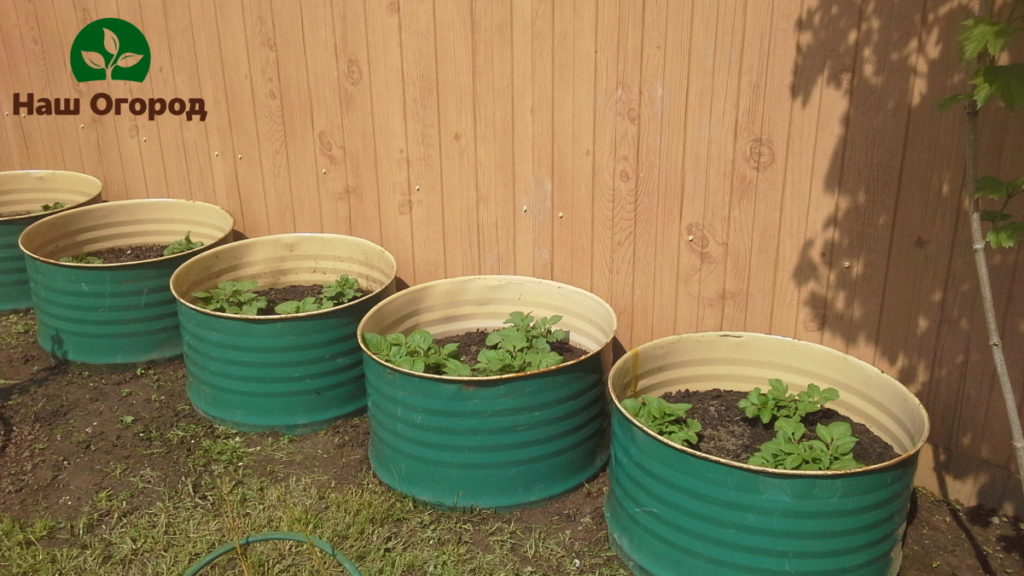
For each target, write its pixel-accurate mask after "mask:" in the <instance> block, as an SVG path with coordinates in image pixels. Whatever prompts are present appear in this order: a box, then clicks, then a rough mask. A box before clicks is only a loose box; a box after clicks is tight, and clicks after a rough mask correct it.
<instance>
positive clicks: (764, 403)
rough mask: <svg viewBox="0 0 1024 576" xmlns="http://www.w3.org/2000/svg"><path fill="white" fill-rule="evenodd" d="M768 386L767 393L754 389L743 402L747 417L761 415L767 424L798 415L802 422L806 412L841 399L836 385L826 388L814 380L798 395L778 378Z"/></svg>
mask: <svg viewBox="0 0 1024 576" xmlns="http://www.w3.org/2000/svg"><path fill="white" fill-rule="evenodd" d="M768 385H769V389H768V391H767V392H761V389H760V388H754V389H753V390H751V391H750V392H749V393H748V394H747V397H746V398H744V399H743V400H740V403H739V408H740V410H742V411H743V413H744V414H746V416H747V418H760V419H761V422H762V423H763V424H768V423H769V422H771V421H772V420H775V419H778V418H795V419H796V420H798V421H799V420H800V419H802V418H803V417H804V416H805V415H807V414H810V413H811V412H817V411H818V410H821V407H822V406H824V405H825V403H826V402H829V401H832V400H835V399H837V398H839V392H838V391H837V390H836V389H835V388H826V389H824V390H822V389H821V388H820V387H818V385H817V384H813V383H812V384H808V385H807V389H806V390H804V391H803V392H799V393H797V394H790V393H789V387H788V386H786V384H785V383H783V382H782V380H779V379H778V378H772V379H771V380H769V381H768Z"/></svg>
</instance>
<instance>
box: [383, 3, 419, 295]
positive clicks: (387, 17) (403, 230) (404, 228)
mask: <svg viewBox="0 0 1024 576" xmlns="http://www.w3.org/2000/svg"><path fill="white" fill-rule="evenodd" d="M398 11H399V5H398V3H397V2H390V3H387V4H385V3H383V2H369V3H367V4H366V54H367V56H368V60H367V61H368V62H369V66H368V70H369V76H370V85H371V96H370V98H371V101H372V102H373V129H374V144H375V148H376V152H377V161H376V167H377V186H378V190H379V194H380V197H379V198H380V200H379V202H380V223H381V238H382V242H383V244H384V246H385V247H387V248H388V249H389V250H391V251H392V254H393V255H394V256H395V259H396V260H397V261H398V270H399V275H400V277H402V278H403V280H404V281H405V282H407V283H409V284H413V283H415V282H417V281H421V279H420V278H419V276H418V274H419V271H418V266H417V262H416V258H415V256H414V251H413V235H412V216H411V213H412V210H413V206H412V199H411V198H410V197H409V154H408V149H407V143H406V142H407V140H406V131H405V127H406V120H405V95H404V86H403V80H402V40H401V38H402V36H401V34H402V32H401V21H400V20H399V14H398ZM421 241H422V240H421ZM434 248H435V251H436V246H435V247H434Z"/></svg>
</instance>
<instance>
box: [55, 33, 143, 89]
mask: <svg viewBox="0 0 1024 576" xmlns="http://www.w3.org/2000/svg"><path fill="white" fill-rule="evenodd" d="M149 63H150V56H149V42H147V41H146V37H145V36H143V35H142V32H141V31H139V29H138V28H136V27H135V25H134V24H132V23H131V22H126V21H124V20H121V19H120V18H102V19H100V20H96V21H95V22H91V23H90V24H88V25H86V27H85V28H82V30H81V32H79V33H78V36H75V41H74V42H72V43H71V72H72V73H73V74H74V75H75V80H78V81H79V82H92V81H94V80H127V81H129V82H142V81H143V80H145V79H146V75H147V74H149Z"/></svg>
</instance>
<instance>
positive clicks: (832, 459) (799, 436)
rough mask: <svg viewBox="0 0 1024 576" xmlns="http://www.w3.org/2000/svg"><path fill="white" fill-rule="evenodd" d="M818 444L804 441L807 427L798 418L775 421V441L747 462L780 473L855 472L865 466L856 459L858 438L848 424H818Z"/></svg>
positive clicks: (766, 445) (763, 445) (772, 440)
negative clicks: (806, 471) (800, 471)
mask: <svg viewBox="0 0 1024 576" xmlns="http://www.w3.org/2000/svg"><path fill="white" fill-rule="evenodd" d="M815 432H816V433H817V435H818V438H817V440H805V439H804V435H805V434H806V433H807V429H806V427H805V426H804V425H803V423H801V422H800V421H799V420H797V419H795V418H779V419H778V420H776V421H775V438H772V439H771V440H769V441H768V442H765V443H764V444H762V445H761V448H760V449H759V450H758V451H757V452H756V453H755V454H754V455H753V456H751V457H750V459H749V460H747V464H750V465H751V466H761V467H763V468H775V469H779V470H852V469H854V468H861V467H862V466H863V465H862V464H861V463H860V462H857V461H856V460H854V458H853V454H852V452H853V447H854V445H856V444H857V437H856V436H854V435H853V431H852V430H851V429H850V424H849V423H847V422H832V423H831V424H818V425H817V427H816V430H815Z"/></svg>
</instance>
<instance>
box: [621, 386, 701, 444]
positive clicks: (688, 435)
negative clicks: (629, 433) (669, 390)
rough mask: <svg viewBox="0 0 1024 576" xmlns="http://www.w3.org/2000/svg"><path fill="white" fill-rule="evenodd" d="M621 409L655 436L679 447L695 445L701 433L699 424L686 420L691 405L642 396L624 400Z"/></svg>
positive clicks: (691, 419) (689, 419) (695, 421)
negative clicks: (698, 434)
mask: <svg viewBox="0 0 1024 576" xmlns="http://www.w3.org/2000/svg"><path fill="white" fill-rule="evenodd" d="M622 407H623V408H625V409H626V412H628V413H629V414H630V415H631V416H632V417H634V418H636V419H637V420H638V421H639V422H640V423H641V424H643V425H644V426H645V427H646V428H647V429H649V430H650V431H651V432H654V433H655V434H657V435H659V436H661V437H663V438H665V439H666V440H668V441H670V442H675V443H676V444H679V445H681V446H693V445H695V444H697V441H698V440H699V437H698V436H697V433H698V432H700V431H701V429H702V427H701V424H700V422H698V421H697V420H694V419H693V418H687V417H686V413H687V412H688V411H689V410H690V408H693V405H691V404H686V403H683V402H679V403H673V402H669V401H668V400H665V399H664V398H659V397H657V396H647V395H643V396H640V397H639V398H626V399H625V400H623V401H622Z"/></svg>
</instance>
